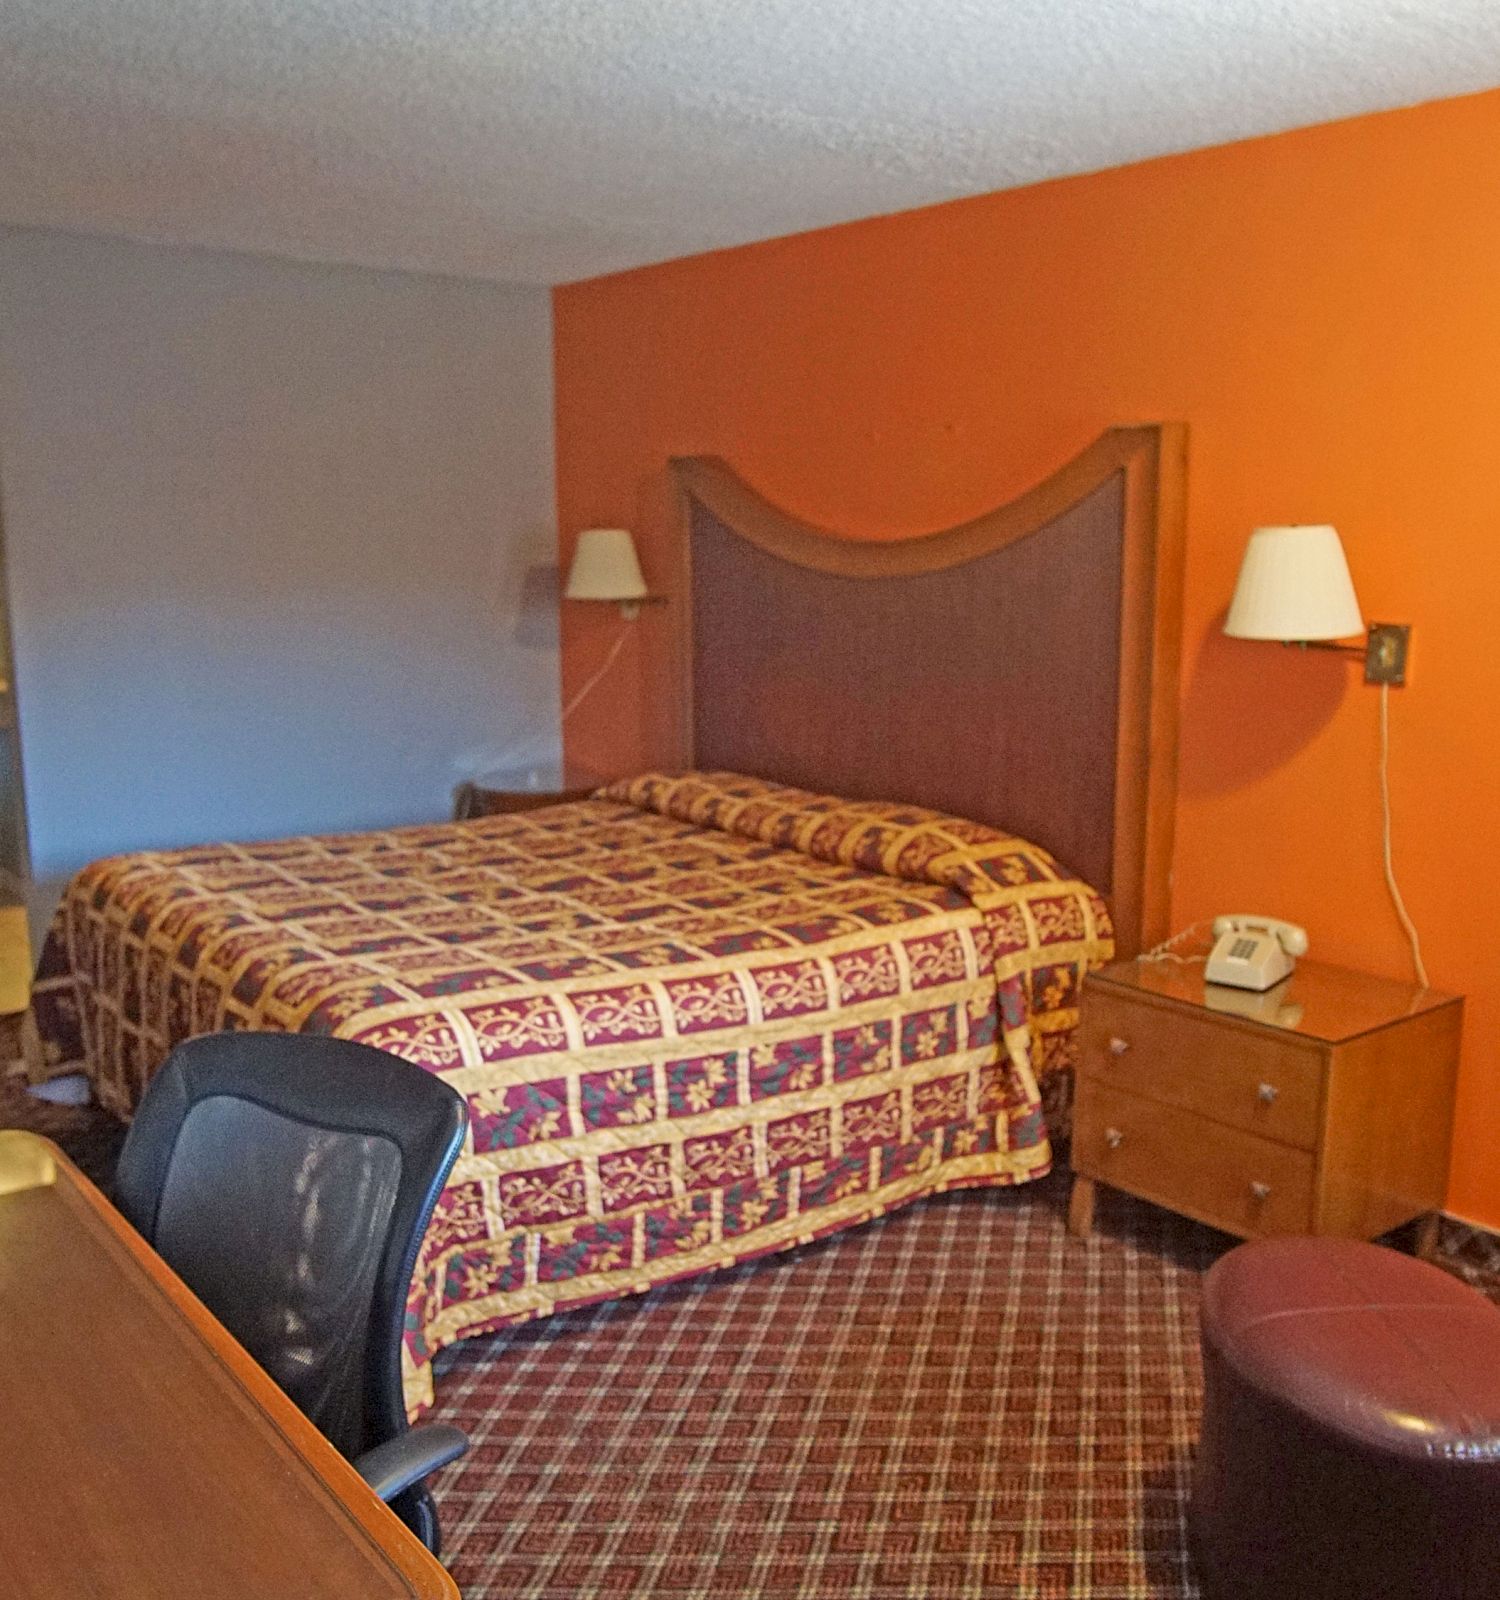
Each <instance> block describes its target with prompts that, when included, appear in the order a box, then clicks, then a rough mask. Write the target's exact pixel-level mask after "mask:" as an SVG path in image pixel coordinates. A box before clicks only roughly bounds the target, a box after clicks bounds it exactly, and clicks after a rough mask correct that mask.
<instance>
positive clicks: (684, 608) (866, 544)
mask: <svg viewBox="0 0 1500 1600" xmlns="http://www.w3.org/2000/svg"><path fill="white" fill-rule="evenodd" d="M668 467H669V470H670V475H671V477H672V479H673V482H674V485H675V498H676V506H677V513H676V534H677V539H676V543H677V551H676V556H677V559H676V572H675V579H676V592H677V593H678V595H679V596H680V597H681V600H680V603H679V605H678V607H677V619H676V621H677V626H676V628H675V630H674V634H675V648H674V650H673V671H674V674H675V678H676V682H677V686H678V693H677V699H678V719H677V730H676V750H675V764H676V765H677V766H679V767H684V768H688V767H692V766H693V765H694V748H693V747H694V736H693V726H694V717H693V713H694V705H693V662H694V659H695V644H696V641H695V638H694V633H693V603H692V595H693V560H692V543H693V539H692V508H693V504H694V503H695V502H697V503H698V504H701V505H702V506H704V507H705V509H707V510H708V511H709V512H711V513H712V514H713V516H714V517H715V518H716V519H717V520H718V521H719V522H720V524H721V525H722V526H723V527H725V528H726V529H728V530H729V531H730V532H732V533H735V534H737V535H739V536H740V537H742V538H744V539H746V540H748V541H749V542H750V543H751V544H754V545H756V546H757V547H758V548H759V549H761V550H763V551H765V552H767V553H768V554H770V555H772V556H776V557H779V558H780V559H782V560H784V561H789V562H791V563H792V564H794V565H797V566H802V567H808V568H811V569H813V570H815V571H821V572H828V573H834V574H837V575H840V576H844V577H853V578H875V577H906V576H912V575H914V574H918V573H923V572H932V571H937V570H940V569H942V568H945V567H950V566H957V565H959V564H961V563H962V562H965V561H971V560H974V559H976V558H977V557H979V556H982V555H985V554H988V553H989V552H991V551H994V550H998V549H1002V548H1004V546H1006V545H1008V544H1013V543H1015V542H1016V541H1018V540H1020V539H1024V538H1026V537H1028V536H1029V535H1031V534H1033V533H1037V532H1039V531H1041V530H1042V529H1044V528H1045V527H1046V526H1047V525H1048V524H1049V523H1050V522H1053V521H1055V520H1056V518H1058V517H1059V516H1061V515H1062V514H1063V513H1064V512H1065V511H1067V510H1068V509H1069V508H1070V507H1072V506H1074V505H1076V504H1077V503H1078V502H1079V501H1080V500H1082V499H1083V498H1085V497H1086V496H1087V495H1089V494H1091V493H1093V491H1094V490H1096V489H1098V488H1099V487H1100V486H1101V485H1102V484H1103V483H1104V482H1105V481H1106V480H1107V479H1109V478H1110V477H1111V476H1113V475H1114V474H1116V473H1123V474H1124V491H1125V506H1124V513H1123V518H1122V534H1123V540H1122V542H1123V549H1122V551H1121V575H1120V576H1121V598H1120V647H1119V660H1118V670H1119V679H1118V715H1117V724H1116V732H1115V801H1114V825H1113V837H1112V840H1111V851H1110V856H1111V866H1112V880H1113V881H1112V883H1111V885H1110V893H1109V897H1108V898H1109V904H1110V913H1111V920H1112V921H1113V924H1114V930H1115V956H1116V959H1125V958H1128V957H1130V956H1133V955H1136V954H1137V953H1138V952H1139V951H1141V950H1143V949H1149V948H1150V947H1151V946H1152V945H1154V944H1157V943H1159V942H1160V941H1161V940H1162V939H1164V938H1165V937H1166V936H1167V934H1168V932H1169V931H1170V919H1171V892H1172V851H1173V844H1174V834H1175V828H1176V809H1177V750H1178V723H1179V714H1180V688H1179V675H1180V670H1181V655H1182V599H1183V559H1184V550H1185V543H1186V503H1187V502H1186V484H1187V426H1186V424H1184V423H1180V422H1162V423H1146V424H1139V425H1136V426H1132V427H1118V428H1110V429H1107V430H1106V431H1105V432H1104V433H1103V434H1101V435H1100V436H1099V437H1098V438H1097V439H1095V440H1094V442H1093V443H1092V444H1090V445H1088V446H1086V447H1085V448H1084V449H1083V450H1082V451H1081V452H1080V453H1079V454H1078V455H1076V456H1074V457H1073V459H1072V460H1071V461H1069V462H1067V463H1065V464H1064V465H1063V466H1061V467H1059V468H1058V469H1057V470H1056V471H1055V472H1053V473H1052V474H1051V475H1050V476H1049V477H1047V478H1045V479H1044V480H1042V482H1040V483H1038V484H1036V485H1034V486H1033V487H1032V488H1030V489H1026V490H1023V491H1022V492H1021V493H1020V494H1019V495H1017V496H1016V497H1015V498H1014V499H1012V500H1009V501H1007V502H1006V503H1005V504H1004V505H1001V506H997V507H995V508H994V509H993V510H991V511H987V512H984V513H982V514H981V515H979V516H977V517H974V518H971V519H970V520H969V521H967V522H964V523H960V524H958V525H957V526H955V527H952V528H947V529H943V530H940V531H938V532H935V533H927V534H918V535H915V536H914V537H911V538H907V539H894V540H885V539H882V540H862V539H849V538H844V537H841V536H839V535H837V534H835V533H832V532H830V531H828V530H827V529H823V528H819V527H817V526H816V525H814V524H813V523H810V522H806V521H803V520H802V519H800V518H798V517H794V516H792V515H791V514H790V513H788V512H785V511H783V510H781V509H780V508H779V507H777V506H775V505H773V504H772V503H771V502H770V501H769V500H767V499H765V497H764V496H762V495H761V494H759V493H758V492H757V491H756V490H755V489H753V488H751V486H750V485H749V484H747V483H746V482H745V480H744V479H743V478H741V477H740V476H739V474H738V473H736V472H735V471H734V469H733V468H732V467H730V466H729V465H728V463H726V462H725V461H724V460H722V459H721V458H720V457H717V456H673V457H671V458H670V459H669V462H668ZM893 798H900V797H899V796H895V797H893Z"/></svg>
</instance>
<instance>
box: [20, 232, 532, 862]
mask: <svg viewBox="0 0 1500 1600" xmlns="http://www.w3.org/2000/svg"><path fill="white" fill-rule="evenodd" d="M551 338H552V335H551V312H550V305H549V301H548V297H547V294H546V292H545V291H544V290H539V289H531V288H506V287H502V286H497V285H493V284H478V283H470V282H464V281H461V280H458V279H451V278H440V277H423V276H417V275H411V274H402V273H383V272H370V271H364V270H361V269H355V268H341V267H316V266H302V265H294V264H291V263H283V262H279V261H271V260H266V259H260V258H256V257H250V256H238V255H229V254H218V253H212V252H206V251H189V250H176V249H167V248H160V247H156V246H150V245H141V244H132V243H128V242H121V241H118V240H104V239H97V238H89V237H83V236H74V235H67V234H58V233H44V232H36V231H26V230H15V229H4V228H0V505H3V515H4V528H5V541H6V556H7V562H8V567H9V579H10V594H11V612H12V626H13V629H14V636H15V654H16V681H17V690H18V694H19V701H20V717H21V729H22V744H23V760H24V763H25V769H26V779H25V781H26V791H27V802H28V807H29V811H30V827H31V845H32V855H33V861H34V868H35V872H36V875H37V876H38V878H40V879H55V878H57V877H58V876H60V875H63V874H66V873H68V872H70V871H72V870H73V869H74V868H76V867H77V866H79V865H81V864H82V863H83V862H85V861H88V860H90V859H92V858H93V857H95V856H97V855H101V854H105V853H108V852H113V851H118V850H126V849H131V848H135V847H139V846H148V845H171V844H183V843H191V842H195V841H202V840H205V839H212V838H265V837H273V836H275V835H278V834H283V833H288V832H296V831H303V830H310V829H318V830H329V829H344V828H361V827H370V826H379V825H384V824H390V823H400V822H411V821H420V820H427V819H431V818H436V817H440V816H442V815H444V814H445V812H446V811H447V810H448V808H449V805H450V792H451V790H452V788H453V786H454V784H455V783H457V782H458V781H459V780H460V779H462V778H463V777H464V776H466V775H470V774H472V773H474V772H476V771H481V770H483V769H485V768H487V767H495V766H511V765H518V766H527V765H542V764H546V763H549V762H552V761H555V760H556V758H557V755H558V703H557V692H558V691H557V683H558V670H557V617H556V603H555V583H553V582H552V573H551V567H552V564H553V562H554V561H555V559H556V558H555V553H554V552H555V537H554V524H555V510H554V483H553V463H552V348H551Z"/></svg>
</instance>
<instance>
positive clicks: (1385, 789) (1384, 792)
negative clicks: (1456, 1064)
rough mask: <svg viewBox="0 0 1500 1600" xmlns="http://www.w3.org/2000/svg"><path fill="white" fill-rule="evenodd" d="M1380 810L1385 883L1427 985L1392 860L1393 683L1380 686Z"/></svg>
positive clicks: (1420, 980)
mask: <svg viewBox="0 0 1500 1600" xmlns="http://www.w3.org/2000/svg"><path fill="white" fill-rule="evenodd" d="M1380 810H1381V816H1382V820H1383V823H1384V828H1383V838H1384V844H1385V886H1386V888H1387V889H1389V890H1390V892H1391V904H1392V905H1393V906H1395V908H1396V915H1397V917H1399V918H1400V921H1401V926H1402V928H1404V929H1405V931H1406V937H1407V939H1408V940H1409V941H1410V942H1411V960H1412V965H1413V966H1414V967H1415V968H1416V969H1417V982H1418V983H1420V984H1421V985H1422V987H1423V988H1424V989H1425V988H1426V987H1427V968H1426V967H1424V966H1423V965H1422V941H1421V940H1420V939H1419V938H1418V937H1417V928H1416V924H1415V923H1414V922H1413V921H1412V920H1411V917H1410V916H1409V915H1408V914H1407V910H1406V902H1405V901H1404V900H1403V899H1402V898H1401V890H1400V889H1399V888H1398V887H1397V885H1396V869H1395V867H1394V866H1392V864H1391V686H1390V684H1388V683H1383V684H1381V686H1380Z"/></svg>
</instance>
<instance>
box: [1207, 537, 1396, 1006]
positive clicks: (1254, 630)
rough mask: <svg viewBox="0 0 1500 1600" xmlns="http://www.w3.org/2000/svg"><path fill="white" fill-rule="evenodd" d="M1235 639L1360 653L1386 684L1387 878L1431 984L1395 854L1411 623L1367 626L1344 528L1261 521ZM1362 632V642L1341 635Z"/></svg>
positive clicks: (1235, 606) (1241, 587) (1237, 596)
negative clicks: (1397, 698)
mask: <svg viewBox="0 0 1500 1600" xmlns="http://www.w3.org/2000/svg"><path fill="white" fill-rule="evenodd" d="M1224 632H1225V633H1227V634H1228V635H1229V636H1230V638H1232V639H1273V640H1280V641H1281V643H1282V644H1296V645H1300V646H1301V647H1302V648H1303V649H1304V650H1336V651H1338V652H1339V653H1340V654H1341V655H1350V656H1358V657H1361V658H1362V659H1363V661H1364V666H1365V682H1366V683H1376V684H1379V685H1380V802H1381V814H1382V819H1383V824H1384V827H1383V840H1384V854H1385V882H1386V888H1387V889H1388V890H1389V891H1390V896H1391V903H1392V904H1393V905H1394V906H1395V908H1396V916H1397V918H1398V919H1399V920H1400V923H1401V926H1402V928H1403V929H1404V930H1405V933H1406V937H1407V939H1408V941H1409V942H1410V944H1411V955H1412V964H1413V966H1414V967H1415V968H1416V973H1417V979H1418V981H1419V982H1420V983H1421V984H1422V986H1423V987H1424V988H1425V987H1426V986H1427V969H1426V968H1425V967H1424V966H1423V964H1422V945H1421V941H1420V940H1419V939H1418V937H1417V930H1416V927H1415V926H1414V925H1413V923H1412V920H1411V918H1410V916H1408V915H1407V911H1406V903H1405V902H1404V901H1403V900H1402V898H1401V890H1400V889H1399V888H1398V887H1397V885H1396V872H1395V868H1394V866H1393V865H1392V862H1391V787H1390V749H1391V723H1390V691H1391V687H1392V685H1395V686H1396V687H1397V688H1399V687H1401V686H1402V685H1404V684H1405V682H1406V657H1407V651H1408V649H1409V647H1410V643H1411V628H1410V626H1409V625H1408V624H1406V623H1404V622H1372V623H1370V625H1369V627H1368V628H1366V626H1365V622H1364V617H1363V615H1362V613H1361V612H1360V609H1359V600H1358V598H1357V597H1356V595H1355V593H1354V580H1353V578H1351V577H1350V575H1349V563H1348V561H1347V560H1346V559H1345V557H1344V547H1343V544H1342V543H1341V542H1340V540H1339V536H1338V530H1337V529H1336V528H1331V527H1329V526H1328V525H1327V524H1326V523H1317V524H1307V525H1303V526H1300V527H1269V528H1257V529H1256V530H1255V531H1254V532H1253V533H1252V534H1251V535H1250V542H1249V543H1248V544H1247V545H1246V546H1245V557H1244V560H1243V561H1242V562H1241V563H1240V576H1239V581H1238V582H1237V583H1236V584H1235V586H1234V598H1233V599H1232V600H1231V601H1230V603H1229V614H1228V615H1227V616H1226V617H1225V619H1224ZM1359 633H1363V634H1364V635H1365V642H1364V644H1363V645H1357V644H1341V643H1339V642H1338V641H1339V640H1343V639H1349V638H1352V637H1353V636H1354V635H1355V634H1359Z"/></svg>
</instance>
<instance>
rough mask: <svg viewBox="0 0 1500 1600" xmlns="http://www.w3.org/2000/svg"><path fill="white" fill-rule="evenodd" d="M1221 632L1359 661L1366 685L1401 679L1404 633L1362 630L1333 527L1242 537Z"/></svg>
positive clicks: (1405, 629) (1403, 627)
mask: <svg viewBox="0 0 1500 1600" xmlns="http://www.w3.org/2000/svg"><path fill="white" fill-rule="evenodd" d="M1224 632H1225V633H1227V634H1228V635H1229V636H1230V637H1231V638H1233V639H1279V640H1280V641H1281V642H1282V643H1283V644H1300V645H1301V646H1302V647H1303V648H1304V649H1312V650H1337V651H1338V652H1339V653H1340V654H1341V655H1350V656H1360V657H1362V658H1363V660H1364V663H1365V682H1366V683H1386V684H1395V685H1396V686H1398V687H1399V686H1400V685H1401V684H1404V683H1405V682H1406V655H1407V650H1408V649H1409V647H1410V644H1411V628H1410V627H1409V626H1408V625H1407V624H1406V623H1404V622H1372V623H1371V624H1370V626H1369V628H1368V630H1367V629H1366V627H1365V623H1364V619H1363V617H1362V616H1361V615H1360V610H1359V601H1358V599H1356V597H1355V594H1354V580H1353V579H1352V578H1351V577H1350V576H1349V563H1348V562H1347V561H1346V560H1345V559H1344V547H1343V545H1342V544H1341V543H1340V542H1339V536H1338V530H1337V529H1336V528H1330V527H1329V526H1327V525H1326V524H1319V525H1309V526H1306V527H1292V528H1257V529H1256V530H1255V532H1254V533H1252V534H1251V535H1250V542H1249V544H1247V545H1246V546H1245V559H1244V561H1243V562H1242V563H1241V565H1240V577H1239V582H1238V583H1237V584H1236V585H1235V587H1234V599H1233V600H1232V601H1231V602H1230V604H1229V615H1228V616H1227V617H1226V618H1225V619H1224ZM1357 633H1363V634H1364V635H1365V642H1364V644H1363V645H1356V644H1338V643H1336V642H1335V641H1336V640H1340V639H1348V638H1350V637H1352V636H1353V635H1354V634H1357Z"/></svg>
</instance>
